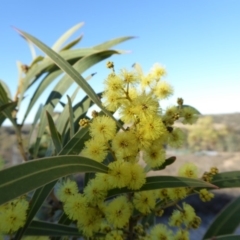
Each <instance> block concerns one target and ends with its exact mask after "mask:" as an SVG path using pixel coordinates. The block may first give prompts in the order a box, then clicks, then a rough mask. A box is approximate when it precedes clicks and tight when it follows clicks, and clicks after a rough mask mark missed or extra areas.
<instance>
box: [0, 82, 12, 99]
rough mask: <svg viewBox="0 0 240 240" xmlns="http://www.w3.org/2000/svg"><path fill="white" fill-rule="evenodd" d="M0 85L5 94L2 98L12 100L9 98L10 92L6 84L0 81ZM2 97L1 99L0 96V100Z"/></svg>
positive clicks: (0, 96)
mask: <svg viewBox="0 0 240 240" xmlns="http://www.w3.org/2000/svg"><path fill="white" fill-rule="evenodd" d="M0 85H2V88H3V89H4V92H5V93H4V97H5V96H7V99H11V98H12V97H11V92H10V90H9V88H8V86H7V84H6V83H5V82H4V81H2V80H0ZM1 94H2V93H1ZM2 97H3V95H0V98H2Z"/></svg>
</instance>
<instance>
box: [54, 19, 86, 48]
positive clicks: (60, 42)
mask: <svg viewBox="0 0 240 240" xmlns="http://www.w3.org/2000/svg"><path fill="white" fill-rule="evenodd" d="M83 25H84V23H83V22H81V23H78V24H76V25H75V26H73V27H72V28H70V29H69V30H68V31H66V32H65V33H64V34H63V35H62V36H61V37H60V38H59V39H58V40H57V41H56V42H55V43H54V45H53V46H52V50H53V51H56V52H58V50H59V49H60V47H61V46H62V45H63V44H64V42H66V41H67V40H68V38H70V37H71V36H72V35H73V34H74V33H75V32H76V31H77V30H78V29H79V28H81V27H82V26H83Z"/></svg>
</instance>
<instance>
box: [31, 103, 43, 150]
mask: <svg viewBox="0 0 240 240" xmlns="http://www.w3.org/2000/svg"><path fill="white" fill-rule="evenodd" d="M42 111H43V105H42V104H40V105H39V107H38V110H37V112H36V114H35V117H34V119H33V123H32V125H31V130H30V133H29V138H28V147H30V143H31V139H32V134H33V132H34V130H35V129H36V125H37V122H38V120H39V118H40V116H41V115H42Z"/></svg>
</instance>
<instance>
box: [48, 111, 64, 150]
mask: <svg viewBox="0 0 240 240" xmlns="http://www.w3.org/2000/svg"><path fill="white" fill-rule="evenodd" d="M46 114H47V120H48V125H49V130H50V133H51V137H52V141H53V144H54V146H55V150H56V152H57V153H59V152H60V151H61V149H62V143H61V139H60V138H59V134H58V131H57V129H56V127H55V123H54V122H53V119H52V117H51V115H50V114H49V113H48V112H46Z"/></svg>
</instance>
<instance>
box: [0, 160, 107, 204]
mask: <svg viewBox="0 0 240 240" xmlns="http://www.w3.org/2000/svg"><path fill="white" fill-rule="evenodd" d="M107 169H108V168H107V167H106V166H105V165H103V164H101V163H98V162H96V161H94V160H91V159H89V158H84V157H80V156H56V157H46V158H44V159H37V160H32V161H28V162H25V163H22V164H20V165H17V166H13V167H10V168H7V169H4V170H1V171H0V179H1V182H0V196H1V199H0V205H1V204H3V203H5V202H7V201H9V200H11V199H14V198H16V197H19V196H21V195H23V194H25V193H27V192H30V191H32V190H34V189H36V188H39V187H41V186H43V185H45V184H48V183H50V182H52V181H54V180H57V179H59V178H60V177H63V176H66V175H69V174H73V173H78V172H103V173H106V172H107Z"/></svg>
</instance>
